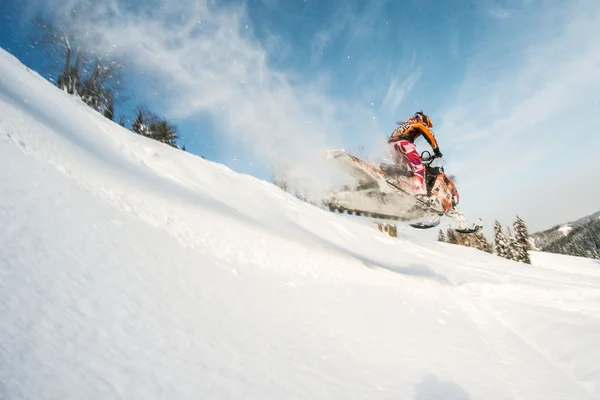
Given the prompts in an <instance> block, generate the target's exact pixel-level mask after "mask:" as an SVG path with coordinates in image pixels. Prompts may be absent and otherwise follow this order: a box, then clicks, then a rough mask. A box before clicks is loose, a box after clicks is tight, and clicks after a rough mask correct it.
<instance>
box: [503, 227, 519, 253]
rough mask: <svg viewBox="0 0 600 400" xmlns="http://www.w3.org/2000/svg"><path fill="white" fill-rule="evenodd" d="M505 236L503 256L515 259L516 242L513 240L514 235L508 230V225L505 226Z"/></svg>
mask: <svg viewBox="0 0 600 400" xmlns="http://www.w3.org/2000/svg"><path fill="white" fill-rule="evenodd" d="M505 238H506V254H505V256H504V257H505V258H507V259H509V260H512V261H517V258H518V255H517V253H518V251H517V244H516V241H515V236H514V235H513V233H512V231H511V230H510V227H506V234H505Z"/></svg>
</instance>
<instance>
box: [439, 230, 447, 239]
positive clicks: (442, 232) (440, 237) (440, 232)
mask: <svg viewBox="0 0 600 400" xmlns="http://www.w3.org/2000/svg"><path fill="white" fill-rule="evenodd" d="M438 241H440V242H445V241H446V235H444V231H443V230H441V229H440V231H439V232H438Z"/></svg>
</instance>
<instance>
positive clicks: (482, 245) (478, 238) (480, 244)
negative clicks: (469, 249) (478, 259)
mask: <svg viewBox="0 0 600 400" xmlns="http://www.w3.org/2000/svg"><path fill="white" fill-rule="evenodd" d="M473 247H475V248H476V249H479V250H481V251H485V252H488V253H491V252H492V246H491V245H490V244H489V243H488V241H487V239H486V238H485V236H483V233H481V232H477V233H475V234H474V235H473Z"/></svg>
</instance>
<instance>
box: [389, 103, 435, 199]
mask: <svg viewBox="0 0 600 400" xmlns="http://www.w3.org/2000/svg"><path fill="white" fill-rule="evenodd" d="M396 123H397V124H398V125H399V126H398V127H397V128H396V129H394V131H393V132H392V134H391V136H390V138H389V140H388V143H389V144H390V153H391V155H392V160H393V162H394V164H396V165H397V166H401V165H402V164H403V163H406V164H407V165H408V166H409V167H410V169H411V170H412V172H413V190H414V194H415V195H426V194H427V188H426V186H425V167H424V166H423V162H422V161H421V157H420V156H419V153H418V152H417V148H416V147H415V144H414V142H415V140H416V139H417V138H418V137H419V136H421V135H423V136H424V137H425V139H426V140H427V142H428V143H429V145H430V146H431V148H432V149H433V154H435V156H436V157H437V158H441V157H442V153H441V152H440V149H439V148H438V144H437V141H436V140H435V135H434V134H433V131H432V130H431V128H432V127H433V124H432V123H431V119H429V117H428V116H427V115H425V113H424V112H423V111H417V112H416V113H415V115H414V116H413V117H411V118H409V119H408V121H406V122H396Z"/></svg>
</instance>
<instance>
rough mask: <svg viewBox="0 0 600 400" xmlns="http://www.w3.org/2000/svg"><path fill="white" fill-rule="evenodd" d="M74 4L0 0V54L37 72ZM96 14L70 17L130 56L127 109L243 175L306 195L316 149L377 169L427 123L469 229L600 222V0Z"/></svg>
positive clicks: (314, 4) (252, 3)
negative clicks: (51, 29) (41, 38)
mask: <svg viewBox="0 0 600 400" xmlns="http://www.w3.org/2000/svg"><path fill="white" fill-rule="evenodd" d="M73 3H74V1H60V2H59V1H50V2H42V1H37V0H30V1H28V2H24V1H18V0H9V1H8V3H7V2H3V3H2V4H0V18H1V20H0V21H1V22H2V23H0V46H2V47H3V48H5V49H7V50H9V51H10V52H11V53H13V54H15V55H16V56H17V57H19V58H20V59H21V61H23V62H24V63H25V64H27V65H30V66H31V67H32V68H34V69H36V70H38V71H40V72H42V73H43V72H44V70H45V69H47V67H46V66H45V64H44V62H45V60H44V58H43V56H42V54H41V52H40V49H39V48H38V47H35V46H33V47H32V46H31V40H30V33H31V32H30V31H31V24H30V22H29V21H30V18H31V16H32V15H34V14H35V13H36V12H40V11H42V12H43V11H44V10H48V9H50V8H54V9H57V10H59V11H63V12H66V11H68V10H69V9H70V7H71V6H72V4H73ZM94 4H95V8H94V10H95V11H94V15H90V16H83V17H82V16H79V17H80V18H83V19H85V18H86V17H87V18H88V19H90V20H92V19H93V20H94V21H95V22H94V24H93V25H92V24H90V25H89V26H91V28H89V29H88V31H89V32H90V34H92V33H93V40H92V39H90V42H91V45H92V46H94V47H95V48H97V49H99V50H101V51H103V52H114V53H117V54H119V55H120V56H123V55H126V59H127V63H128V75H129V76H130V78H131V82H132V83H131V94H130V97H131V99H130V102H129V105H130V106H132V105H135V104H136V103H138V102H144V103H146V104H148V105H149V106H150V107H151V108H152V109H154V110H155V111H156V112H158V113H159V114H161V115H166V116H168V118H169V119H171V120H172V121H174V122H175V123H176V124H177V125H178V127H179V129H180V133H181V134H182V136H183V137H184V143H185V144H186V147H187V149H188V150H189V151H191V152H193V153H196V154H200V155H203V156H204V157H206V158H208V159H211V160H215V161H218V162H222V163H224V164H226V165H227V166H229V167H231V168H233V169H235V170H237V171H240V172H244V173H250V174H253V175H256V176H258V177H260V178H265V179H267V178H268V177H269V176H270V168H271V167H273V166H277V168H278V169H285V170H286V171H288V172H289V173H290V174H292V175H294V176H295V177H298V179H299V180H302V181H305V182H308V181H310V178H311V176H312V177H314V176H315V175H318V174H319V171H318V170H317V171H315V169H316V168H313V167H314V165H316V162H317V161H316V158H317V157H318V154H319V152H321V151H322V150H324V149H327V148H332V147H344V148H347V149H349V150H352V151H358V149H359V148H360V147H363V148H364V149H363V151H364V153H366V154H367V156H369V157H381V156H386V155H387V149H386V146H385V139H386V138H387V136H388V135H389V133H390V132H391V130H392V129H394V127H395V124H394V122H395V121H396V120H401V119H406V118H407V117H408V116H410V115H411V114H412V113H414V111H416V110H419V109H423V110H425V111H426V112H427V113H428V114H429V115H430V117H431V118H432V119H433V122H434V130H435V132H436V136H437V138H438V141H439V143H440V148H441V149H442V152H443V153H444V162H445V166H446V169H447V171H448V172H451V173H454V174H455V175H456V176H457V185H458V188H459V191H460V193H461V201H462V208H463V211H464V212H465V213H466V214H467V215H468V216H469V217H471V218H474V217H476V216H482V217H483V218H484V220H486V222H487V225H489V226H491V225H492V223H493V219H496V218H497V219H499V220H500V221H501V222H503V223H509V222H511V221H512V219H513V218H514V216H515V215H516V214H520V215H521V216H522V217H523V218H524V219H525V220H526V221H527V222H529V223H530V225H531V227H532V228H533V229H542V228H548V227H550V226H552V225H553V224H555V223H559V222H562V221H566V220H569V219H572V218H576V217H579V216H581V215H583V214H585V213H591V212H594V211H597V210H598V209H600V200H598V199H600V179H598V178H597V176H596V172H595V171H598V169H599V168H600V161H599V159H600V158H599V157H597V156H596V155H595V152H597V151H598V149H600V123H599V118H598V116H599V115H600V99H599V98H598V96H597V93H598V90H599V89H600V44H598V43H597V40H596V39H595V38H597V37H600V26H599V25H600V24H597V21H598V19H599V18H600V3H598V2H597V1H594V0H574V1H559V0H554V1H550V0H504V1H499V0H481V1H452V2H450V1H433V0H406V1H397V0H396V1H392V0H373V1H357V0H345V1H344V0H330V1H318V0H306V1H304V0H288V1H275V0H248V1H245V2H241V1H236V0H228V1H205V0H199V1H193V2H180V1H175V0H154V1H145V2H135V1H128V2H125V1H119V0H110V1H108V0H107V1H102V0H99V1H96V2H94ZM418 145H419V147H420V149H421V150H424V149H426V148H427V147H426V143H425V142H424V141H420V142H418Z"/></svg>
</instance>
